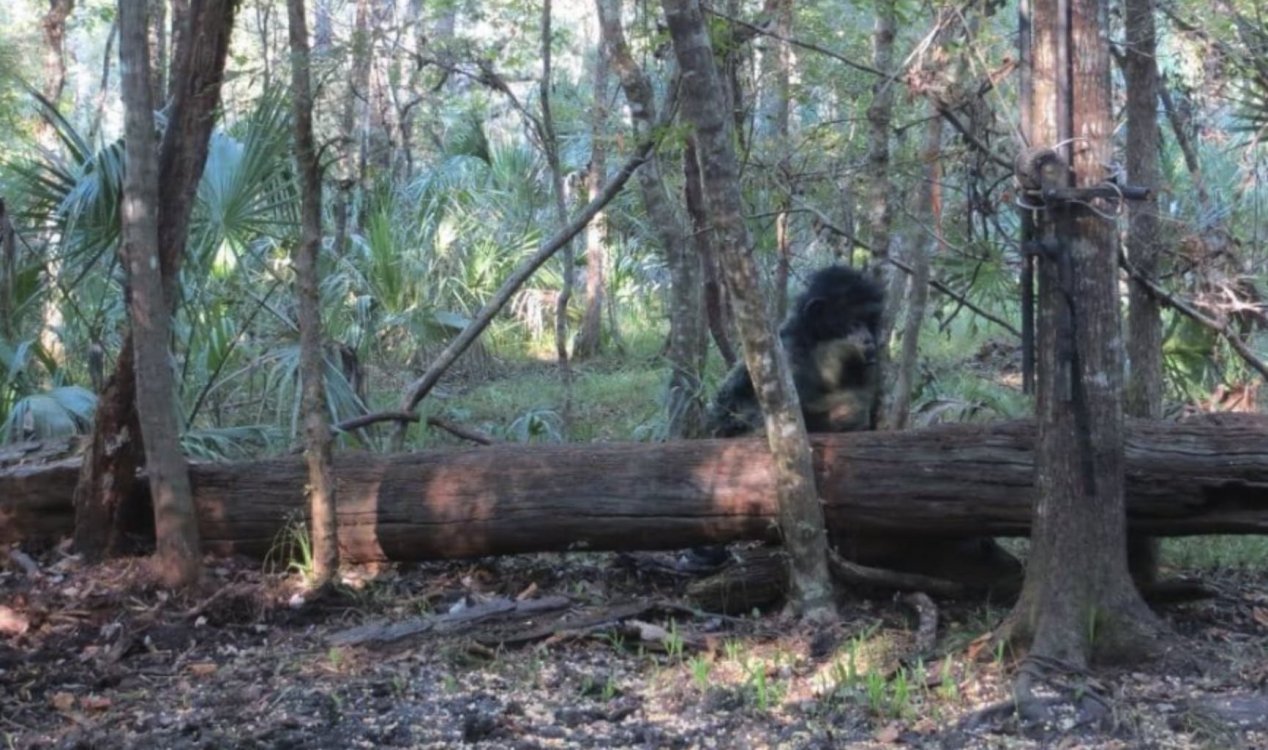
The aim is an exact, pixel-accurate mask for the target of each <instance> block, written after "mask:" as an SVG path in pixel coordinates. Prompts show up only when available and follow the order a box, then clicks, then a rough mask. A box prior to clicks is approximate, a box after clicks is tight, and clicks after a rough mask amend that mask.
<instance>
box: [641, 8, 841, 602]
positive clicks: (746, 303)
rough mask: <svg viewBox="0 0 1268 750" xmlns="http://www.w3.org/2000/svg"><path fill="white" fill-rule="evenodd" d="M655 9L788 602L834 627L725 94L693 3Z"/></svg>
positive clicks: (791, 398) (822, 548)
mask: <svg viewBox="0 0 1268 750" xmlns="http://www.w3.org/2000/svg"><path fill="white" fill-rule="evenodd" d="M662 4H663V7H664V9H665V16H666V21H667V23H668V26H669V33H670V36H671V38H672V39H673V44H674V54H675V56H676V57H677V59H678V65H679V68H680V69H681V70H682V87H683V117H684V119H685V120H686V121H687V122H689V123H691V125H692V127H693V129H694V130H695V134H696V140H697V148H698V154H699V157H700V173H701V175H702V176H703V184H704V193H705V205H706V206H708V208H709V213H710V219H711V220H712V223H713V228H714V231H715V233H716V236H717V238H718V242H719V247H720V248H721V250H722V257H723V259H724V260H723V263H722V267H723V271H724V273H725V274H726V280H727V286H728V287H729V289H730V290H731V294H732V297H733V298H734V299H735V301H736V311H737V317H738V320H739V326H740V334H741V336H742V337H743V341H744V360H745V364H746V365H747V366H748V371H749V374H750V375H751V377H752V379H753V383H754V385H755V387H756V390H757V396H758V401H759V403H760V404H761V407H762V412H763V414H764V415H765V422H766V439H767V442H768V444H769V446H770V451H771V455H772V458H773V460H774V462H775V466H776V476H777V480H776V490H777V495H778V497H779V508H780V512H779V527H780V530H781V532H782V535H783V543H784V546H785V548H786V549H787V550H788V559H789V583H790V586H791V592H790V603H791V604H792V605H793V606H794V607H795V608H797V609H798V610H799V611H800V612H801V614H802V615H803V616H805V617H807V618H809V619H810V620H812V621H816V622H821V623H822V622H830V621H833V620H835V619H836V611H835V608H834V606H833V591H832V580H831V577H830V576H829V573H828V562H827V551H828V541H827V533H826V531H825V527H824V520H823V508H822V506H821V505H820V503H819V498H818V495H817V493H816V490H815V480H814V466H813V459H812V456H811V453H810V445H809V443H808V442H807V441H806V425H805V422H804V421H803V420H802V416H801V407H800V404H799V403H798V402H797V391H796V389H795V387H794V386H793V381H792V372H791V369H790V367H789V365H788V358H787V355H786V354H785V352H784V351H783V349H782V348H781V347H780V346H778V344H777V342H776V340H775V334H774V331H773V330H772V328H771V325H770V321H769V320H768V319H767V317H766V309H765V304H764V303H763V301H762V297H761V292H760V289H759V286H758V280H757V268H756V266H755V265H754V263H753V258H752V255H751V252H752V242H751V241H750V239H749V235H748V228H747V227H746V226H745V224H744V206H743V201H742V199H741V197H740V184H739V171H738V162H737V160H736V156H735V144H734V142H733V138H734V136H733V133H732V127H733V126H732V123H731V121H730V120H729V119H728V118H727V117H726V109H727V108H726V94H725V89H724V88H723V83H722V80H721V78H720V76H719V75H718V70H717V66H716V64H715V63H714V57H713V49H712V47H711V46H710V41H709V33H708V28H707V27H706V25H705V22H704V17H703V15H702V13H701V10H700V5H699V3H698V0H663V3H662Z"/></svg>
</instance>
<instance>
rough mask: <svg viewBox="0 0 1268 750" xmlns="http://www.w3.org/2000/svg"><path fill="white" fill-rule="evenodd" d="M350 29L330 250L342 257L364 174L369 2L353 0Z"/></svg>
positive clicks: (367, 93)
mask: <svg viewBox="0 0 1268 750" xmlns="http://www.w3.org/2000/svg"><path fill="white" fill-rule="evenodd" d="M353 24H354V25H353V27H352V39H351V46H352V71H351V72H352V77H351V80H350V81H349V84H348V91H347V93H345V94H344V100H343V115H342V117H341V119H340V125H339V137H340V147H339V165H338V169H337V170H336V171H337V177H336V183H335V184H336V185H337V186H338V190H339V193H338V197H337V198H336V200H335V237H334V246H335V247H334V250H335V255H336V256H337V257H343V255H344V254H345V253H346V252H347V249H348V235H349V233H351V232H352V231H353V230H354V229H355V227H356V222H355V221H354V218H355V217H353V216H352V215H351V211H352V204H353V200H354V198H355V197H356V191H357V189H358V188H359V186H360V184H361V179H362V176H363V175H364V173H365V169H364V165H365V157H364V154H365V139H366V136H365V130H366V127H367V125H368V117H367V112H368V110H367V104H366V102H367V101H369V100H368V97H369V94H370V64H371V62H372V57H373V56H372V54H371V49H370V0H357V9H356V16H355V20H354V21H353Z"/></svg>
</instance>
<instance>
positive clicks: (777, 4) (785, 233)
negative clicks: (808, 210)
mask: <svg viewBox="0 0 1268 750" xmlns="http://www.w3.org/2000/svg"><path fill="white" fill-rule="evenodd" d="M763 12H764V13H767V14H769V16H770V17H771V20H772V21H773V25H774V28H773V29H772V30H773V31H774V32H775V34H777V35H778V37H779V38H773V37H772V38H768V39H766V45H765V50H764V54H763V55H762V68H763V70H764V75H763V78H765V79H766V80H768V81H770V85H768V86H766V87H765V88H764V89H762V91H761V92H760V94H761V95H760V97H759V105H758V110H759V112H760V117H759V119H758V134H759V135H760V136H762V137H763V138H764V139H765V140H766V141H767V144H768V146H769V148H770V153H772V154H775V155H777V158H778V160H779V164H780V167H781V169H780V172H781V175H782V176H784V177H785V178H787V177H788V173H789V172H791V171H792V170H791V169H789V168H788V167H789V163H788V157H789V154H791V152H792V145H791V143H790V141H789V120H790V117H789V114H790V111H791V105H790V97H791V92H790V88H791V83H792V46H791V45H790V44H789V43H788V42H787V41H786V40H787V39H789V38H790V37H791V36H792V23H793V3H792V0H769V1H768V2H767V3H766V4H765V7H764V8H763ZM790 182H791V181H790V180H784V181H783V184H782V185H781V188H782V190H785V191H787V192H786V194H785V195H782V196H780V198H779V207H778V213H776V215H775V281H774V285H773V286H774V301H773V304H772V309H771V313H772V316H773V317H774V318H776V319H777V320H778V319H782V318H783V317H784V315H785V314H786V313H787V312H788V280H789V277H790V276H791V274H792V234H791V231H790V230H791V226H790V223H791V222H790V219H791V214H790V213H789V208H790V207H791V206H790V204H791V202H792V199H791V195H792V193H793V190H794V185H792V184H789V183H790Z"/></svg>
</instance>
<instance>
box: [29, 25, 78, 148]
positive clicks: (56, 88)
mask: <svg viewBox="0 0 1268 750" xmlns="http://www.w3.org/2000/svg"><path fill="white" fill-rule="evenodd" d="M74 10H75V0H48V12H47V13H45V14H44V18H43V19H42V20H41V22H40V25H41V26H42V27H43V29H44V86H43V90H42V91H41V93H42V94H43V95H44V98H45V99H47V100H48V101H49V103H50V104H52V105H53V106H54V107H56V106H57V104H58V100H60V99H61V98H62V92H63V91H64V90H65V89H66V21H67V19H69V18H70V14H71V12H72V11H74ZM37 130H38V132H39V134H40V141H41V142H42V143H44V144H45V145H53V143H54V142H53V141H51V140H49V139H52V138H54V136H53V133H52V129H51V126H50V125H49V123H48V122H47V121H44V122H41V123H40V125H39V126H38V128H37Z"/></svg>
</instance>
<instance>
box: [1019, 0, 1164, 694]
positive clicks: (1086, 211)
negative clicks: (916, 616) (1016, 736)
mask: <svg viewBox="0 0 1268 750" xmlns="http://www.w3.org/2000/svg"><path fill="white" fill-rule="evenodd" d="M1062 4H1063V3H1062V2H1059V0H1040V1H1039V2H1036V3H1035V4H1034V8H1035V10H1034V13H1033V18H1034V42H1033V45H1032V54H1033V81H1034V100H1033V101H1034V107H1035V110H1034V113H1033V116H1032V118H1031V121H1032V129H1033V132H1032V134H1031V143H1036V144H1057V143H1060V142H1062V140H1063V138H1067V137H1068V136H1067V135H1066V134H1067V133H1071V132H1077V133H1078V134H1079V135H1080V138H1079V139H1077V143H1076V144H1075V147H1074V148H1073V151H1074V156H1073V159H1072V160H1071V162H1072V166H1073V172H1072V174H1073V176H1074V181H1075V182H1074V184H1075V185H1077V186H1081V187H1086V186H1090V185H1094V184H1097V183H1099V182H1100V181H1101V180H1103V179H1104V164H1106V163H1107V162H1108V161H1109V160H1110V158H1111V157H1110V139H1111V136H1112V133H1113V125H1114V120H1113V115H1112V111H1111V102H1110V93H1111V91H1110V77H1109V50H1108V47H1107V38H1106V37H1105V36H1104V35H1103V34H1102V30H1103V29H1106V28H1107V26H1106V23H1107V6H1106V3H1105V0H1070V8H1071V13H1070V16H1069V18H1070V23H1069V27H1068V28H1069V29H1070V32H1069V33H1070V36H1069V37H1068V38H1066V37H1064V36H1063V35H1062V34H1060V33H1058V30H1059V29H1064V28H1066V25H1065V23H1064V19H1063V18H1062V14H1060V13H1059V12H1058V8H1059V7H1061V6H1062ZM1067 61H1069V62H1068V63H1067ZM1067 64H1068V65H1069V67H1068V68H1067ZM1065 70H1069V71H1070V75H1069V79H1068V80H1069V89H1068V90H1069V96H1070V98H1069V100H1064V99H1063V98H1062V92H1063V91H1064V90H1066V89H1065V87H1064V86H1063V85H1062V83H1063V71H1065ZM1067 101H1068V104H1067V103H1066V102H1067ZM1054 105H1055V106H1054ZM1076 127H1077V130H1076ZM1040 220H1041V224H1040V237H1041V238H1043V239H1044V241H1045V242H1046V246H1047V247H1049V248H1052V252H1050V253H1049V254H1048V255H1049V257H1045V259H1044V261H1043V262H1042V263H1040V265H1039V282H1040V300H1039V302H1040V304H1039V325H1038V334H1039V351H1038V353H1039V367H1038V374H1039V379H1038V398H1037V408H1038V416H1039V420H1038V421H1039V436H1038V440H1037V446H1036V490H1037V493H1036V502H1035V510H1034V526H1033V529H1032V533H1031V553H1030V559H1029V563H1028V565H1027V569H1026V580H1025V584H1024V585H1023V589H1022V594H1021V597H1020V599H1019V600H1018V602H1017V605H1016V607H1015V608H1014V610H1013V612H1012V613H1011V614H1010V615H1009V617H1008V618H1007V619H1006V621H1005V623H1004V625H1003V626H1002V629H1001V633H1002V634H1003V635H1004V636H1005V637H1007V638H1009V639H1011V640H1013V641H1014V642H1017V643H1019V644H1025V643H1030V644H1031V649H1032V654H1033V655H1035V656H1037V657H1041V658H1044V659H1049V660H1052V661H1055V662H1056V663H1059V664H1066V665H1071V666H1073V667H1075V668H1079V667H1082V666H1084V665H1086V664H1087V663H1088V661H1089V659H1090V658H1091V657H1092V656H1093V653H1094V652H1095V653H1096V654H1098V655H1104V656H1109V657H1117V658H1122V657H1130V656H1139V655H1142V654H1147V653H1149V650H1150V649H1151V648H1152V647H1154V646H1156V640H1155V638H1156V636H1157V634H1158V632H1159V625H1158V623H1157V621H1156V619H1155V618H1154V617H1153V614H1152V613H1151V612H1150V611H1149V609H1148V607H1147V606H1146V605H1145V603H1144V601H1143V600H1142V599H1141V597H1140V594H1139V592H1138V591H1137V589H1136V587H1135V586H1134V585H1133V584H1132V581H1131V578H1130V576H1129V575H1128V569H1127V554H1126V514H1125V505H1124V473H1123V471H1124V442H1123V441H1124V432H1123V404H1122V389H1123V373H1122V356H1121V336H1122V330H1121V328H1122V327H1121V323H1120V320H1119V300H1118V289H1117V284H1118V276H1117V262H1118V256H1117V250H1118V248H1117V235H1116V233H1115V227H1114V224H1113V223H1112V222H1109V221H1106V220H1105V219H1104V218H1103V216H1101V215H1100V214H1098V213H1097V212H1095V211H1093V210H1092V209H1091V208H1090V207H1087V206H1085V205H1083V204H1081V203H1071V204H1065V205H1056V204H1054V205H1049V206H1048V207H1047V210H1046V211H1045V212H1043V214H1042V215H1041V217H1040ZM1032 675H1033V672H1025V673H1023V677H1022V679H1021V680H1019V683H1018V688H1019V692H1021V693H1022V694H1023V696H1022V697H1027V696H1028V694H1029V683H1030V681H1031V679H1032Z"/></svg>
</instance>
